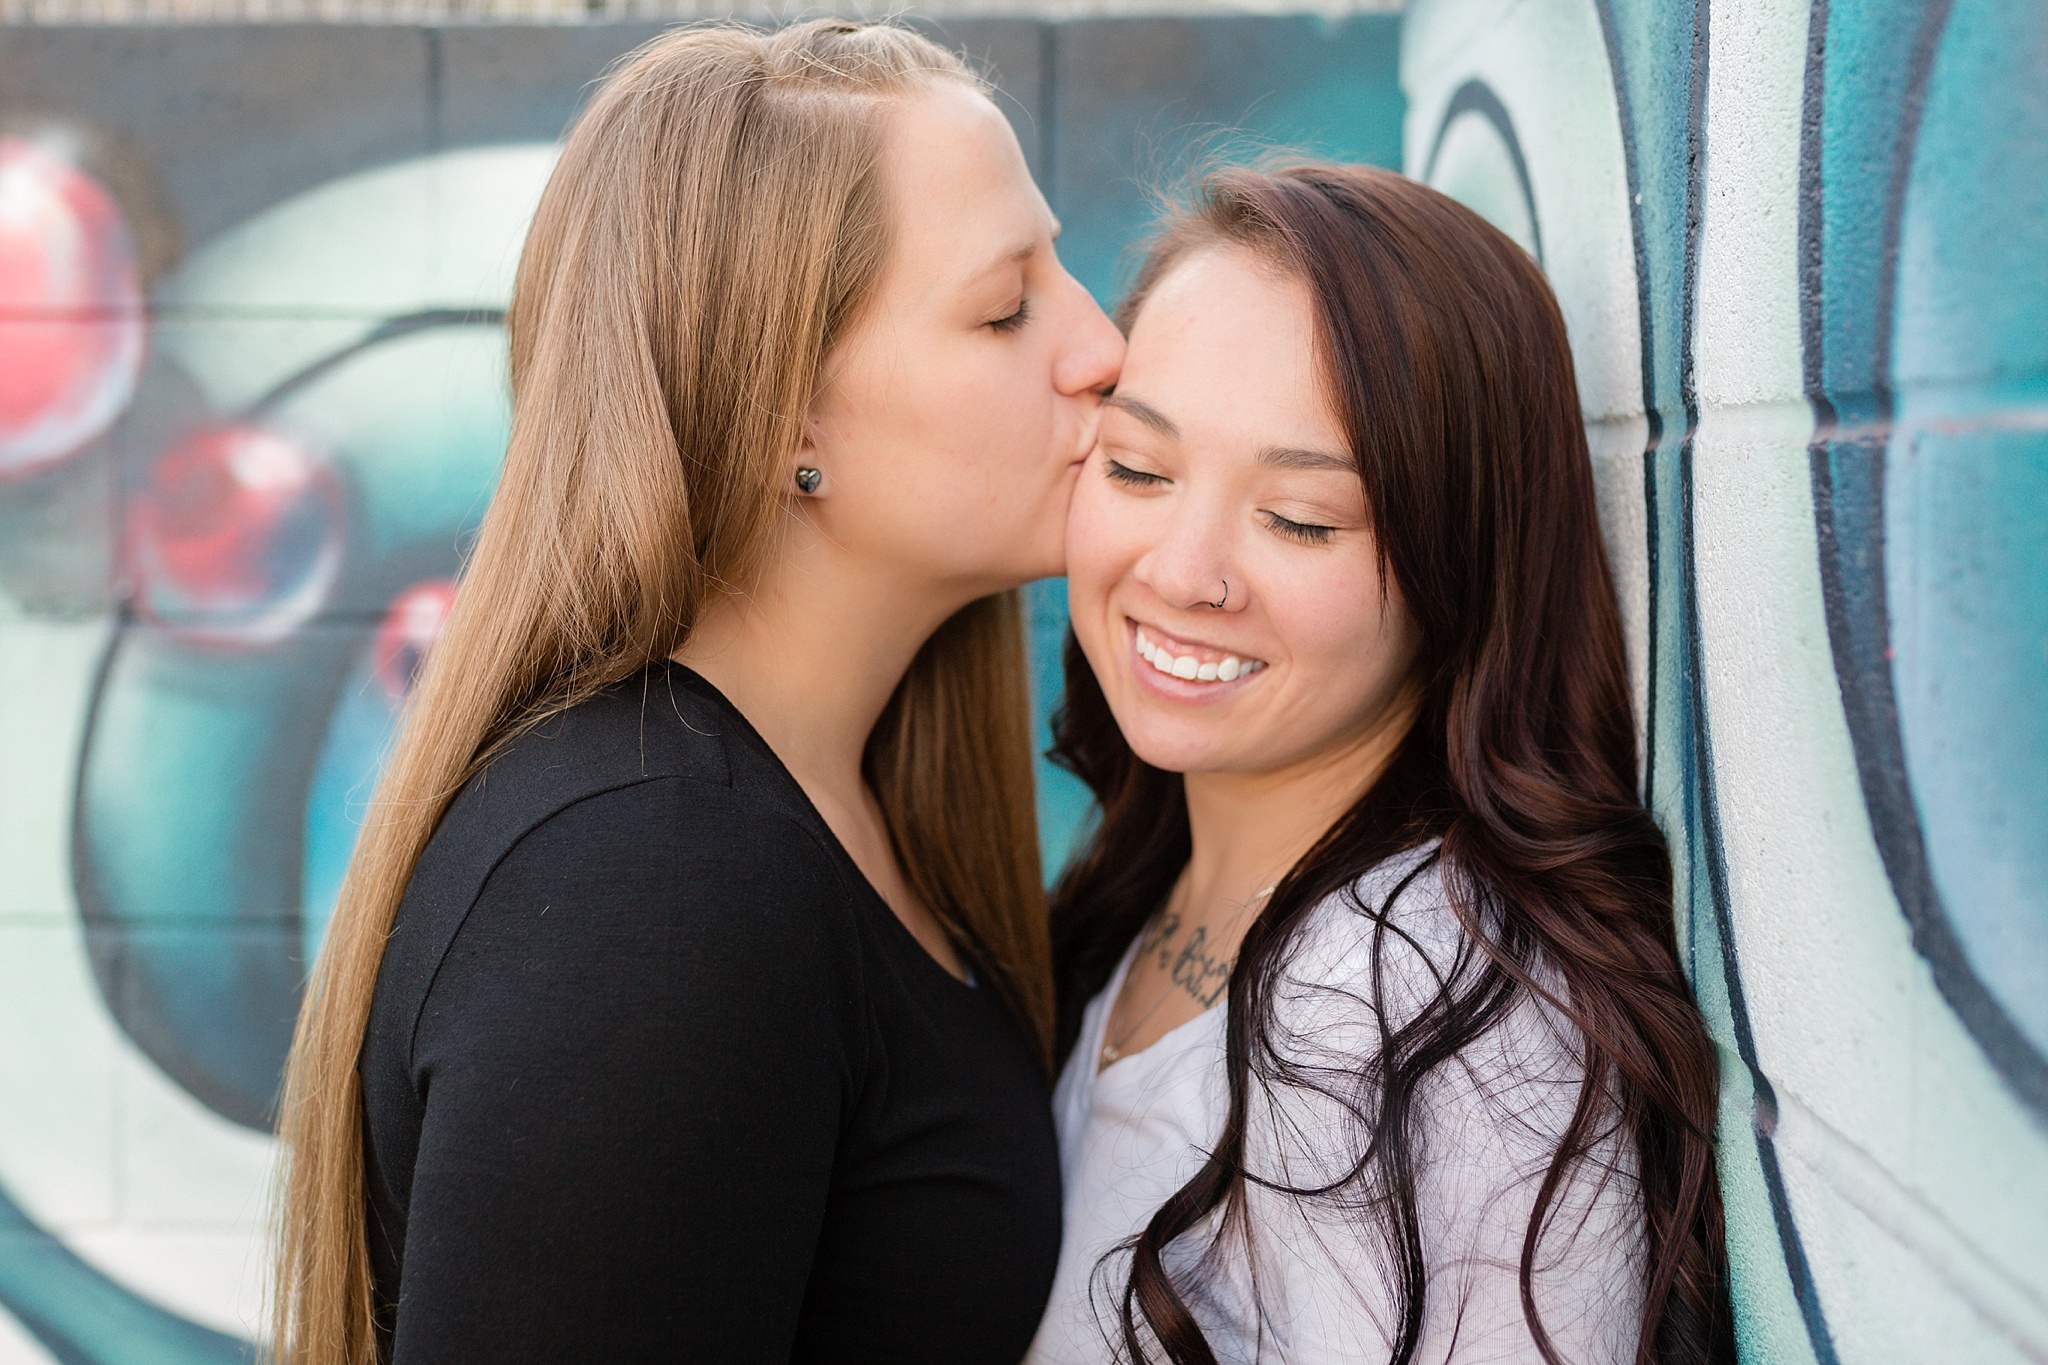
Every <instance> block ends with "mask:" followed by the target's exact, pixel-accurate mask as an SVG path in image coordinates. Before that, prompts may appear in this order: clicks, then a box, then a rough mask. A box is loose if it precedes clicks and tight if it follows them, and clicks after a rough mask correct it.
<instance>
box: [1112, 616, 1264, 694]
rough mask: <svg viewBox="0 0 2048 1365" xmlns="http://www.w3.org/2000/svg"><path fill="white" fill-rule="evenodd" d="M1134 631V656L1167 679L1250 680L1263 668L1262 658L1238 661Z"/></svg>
mask: <svg viewBox="0 0 2048 1365" xmlns="http://www.w3.org/2000/svg"><path fill="white" fill-rule="evenodd" d="M1133 624H1134V625H1135V624H1136V623H1135V622H1134V623H1133ZM1136 629H1137V634H1138V657H1139V658H1141V659H1143V660H1144V661H1145V662H1146V663H1148V664H1150V665H1152V668H1153V670H1154V671H1155V672H1159V673H1164V674H1166V675H1167V676H1168V677H1170V678H1179V679H1181V680H1182V681H1183V682H1198V683H1227V682H1235V681H1237V680H1238V679H1239V678H1248V677H1250V676H1251V675H1252V674H1254V673H1257V672H1258V671H1259V670H1261V669H1263V668H1264V667H1265V666H1266V661H1265V660H1264V659H1246V658H1240V657H1239V656H1237V655H1235V654H1223V653H1221V652H1219V651H1217V650H1213V649H1207V648H1204V647H1202V646H1199V645H1190V644H1184V643H1182V642H1181V641H1177V640H1170V641H1166V642H1155V641H1154V640H1153V639H1152V637H1151V636H1149V635H1147V634H1146V633H1145V628H1144V627H1143V626H1137V627H1136Z"/></svg>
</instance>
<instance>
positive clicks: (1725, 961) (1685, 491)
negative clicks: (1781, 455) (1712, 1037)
mask: <svg viewBox="0 0 2048 1365" xmlns="http://www.w3.org/2000/svg"><path fill="white" fill-rule="evenodd" d="M1595 10H1596V12H1597V13H1598V15H1599V18H1600V24H1601V32H1602V37H1603V39H1604V40H1605V43H1606V47H1607V56H1608V66H1609V73H1610V77H1611V79H1612V81H1613V83H1614V91H1615V100H1616V104H1617V111H1618V113H1619V114H1620V116H1621V119H1622V142H1623V148H1624V151H1625V153H1626V155H1627V157H1628V167H1627V171H1628V185H1629V218H1630V227H1631V233H1632V236H1633V240H1634V246H1635V252H1636V288H1637V307H1638V310H1639V313H1640V322H1639V327H1640V331H1641V336H1642V347H1643V351H1642V356H1643V373H1642V383H1643V409H1644V411H1645V412H1646V413H1647V414H1649V420H1650V431H1649V435H1648V440H1647V442H1646V445H1645V449H1644V452H1643V489H1644V501H1645V509H1646V512H1647V517H1646V521H1647V526H1648V545H1647V549H1648V553H1649V573H1650V584H1651V591H1650V621H1649V628H1650V637H1649V656H1650V657H1649V665H1650V667H1649V697H1648V699H1647V700H1648V705H1649V709H1648V716H1649V731H1650V733H1649V735H1648V737H1647V750H1648V753H1647V755H1646V757H1645V763H1644V795H1645V799H1646V800H1650V799H1654V796H1655V786H1654V780H1655V754H1656V747H1657V746H1656V736H1657V709H1656V708H1657V701H1658V695H1657V694H1658V690H1659V689H1658V674H1659V662H1660V659H1661V655H1662V650H1661V648H1660V635H1659V633H1658V632H1659V630H1660V628H1661V625H1662V623H1661V621H1660V620H1659V613H1658V609H1657V603H1658V599H1659V596H1660V587H1661V577H1660V571H1661V564H1660V562H1659V561H1660V558H1661V551H1662V546H1661V544H1660V543H1659V542H1660V537H1659V531H1658V528H1659V525H1660V523H1661V520H1662V510H1661V508H1660V507H1659V502H1660V496H1659V490H1658V486H1657V484H1658V480H1657V468H1656V457H1657V454H1658V452H1659V450H1660V449H1661V447H1662V444H1663V435H1664V433H1663V430H1662V418H1661V413H1660V411H1659V409H1658V405H1657V385H1656V374H1657V371H1656V357H1655V354H1654V346H1655V338H1656V331H1655V326H1654V312H1653V304H1652V297H1651V294H1652V282H1651V280H1650V278H1649V259H1648V256H1649V253H1648V244H1647V240H1646V234H1645V230H1644V225H1643V215H1642V212H1641V209H1642V205H1641V203H1640V202H1639V199H1638V196H1639V194H1640V192H1641V191H1640V189H1639V181H1638V178H1637V166H1636V164H1635V159H1636V148H1635V131H1634V114H1633V110H1632V109H1631V107H1630V103H1629V99H1628V87H1627V80H1626V77H1625V73H1624V67H1623V59H1622V54H1621V49H1620V38H1619V31H1618V28H1617V26H1616V23H1615V20H1614V15H1613V13H1612V5H1611V0H1595ZM1707 24H1708V15H1707V8H1706V3H1705V0H1695V3H1694V6H1693V26H1692V27H1693V32H1692V47H1691V52H1690V70H1689V73H1688V74H1689V83H1688V89H1687V128H1686V189H1685V195H1686V198H1685V219H1684V223H1685V226H1684V232H1685V259H1684V265H1683V276H1682V282H1681V296H1680V297H1681V303H1680V321H1679V332H1678V338H1677V340H1678V352H1679V353H1678V357H1677V359H1678V366H1679V376H1678V377H1679V396H1680V400H1681V402H1682V403H1683V405H1684V415H1685V429H1684V431H1683V433H1682V434H1681V436H1680V439H1679V445H1678V450H1677V457H1678V490H1677V491H1678V495H1679V498H1680V503H1679V528H1680V541H1681V543H1680V545H1679V547H1678V548H1679V550H1680V552H1681V554H1682V556H1683V558H1682V559H1681V561H1680V563H1681V571H1682V590H1681V592H1680V596H1679V602H1678V608H1679V612H1680V616H1679V626H1680V630H1681V632H1682V640H1683V650H1682V653H1681V655H1680V658H1679V661H1678V662H1679V669H1680V673H1681V677H1680V678H1679V679H1677V681H1678V682H1679V683H1680V685H1681V686H1680V689H1679V695H1680V697H1681V698H1682V702H1681V705H1682V708H1683V709H1682V711H1681V713H1680V714H1679V716H1678V717H1677V720H1678V722H1679V727H1680V728H1679V740H1680V745H1681V756H1682V758H1683V761H1684V766H1685V769H1686V771H1685V773H1684V780H1685V786H1684V791H1683V796H1682V807H1681V809H1682V812H1683V818H1684V820H1685V822H1686V825H1687V835H1688V839H1687V852H1686V856H1687V857H1688V859H1690V858H1692V857H1693V856H1694V855H1693V850H1699V851H1700V852H1701V854H1703V857H1702V858H1701V861H1703V862H1704V864H1705V871H1706V874H1707V877H1706V879H1707V890H1708V900H1709V902H1710V905H1711V908H1712V910H1713V915H1714V927H1715V939H1716V944H1717V946H1718V948H1719V950H1720V958H1721V961H1720V964H1719V965H1720V968H1721V973H1722V978H1723V983H1724V986H1725V989H1726V990H1727V993H1728V1011H1729V1020H1730V1025H1731V1027H1732V1029H1733V1031H1734V1034H1735V1044H1736V1051H1737V1054H1738V1055H1739V1056H1740V1058H1741V1060H1742V1062H1743V1065H1744V1067H1745V1068H1746V1069H1747V1070H1748V1072H1749V1075H1750V1080H1751V1084H1752V1086H1753V1088H1754V1092H1755V1097H1756V1098H1755V1102H1754V1113H1753V1120H1752V1125H1751V1131H1752V1135H1753V1137H1754V1140H1755V1142H1756V1150H1757V1159H1758V1166H1759V1168H1760V1170H1761V1172H1762V1174H1763V1177H1764V1186H1765V1190H1766V1194H1767V1196H1768V1198H1769V1200H1770V1204H1771V1215H1772V1220H1773V1223H1774V1225H1775V1227H1776V1230H1777V1234H1778V1242H1779V1248H1780V1251H1781V1252H1782V1254H1783V1256H1784V1260H1785V1269H1786V1274H1787V1277H1788V1278H1789V1279H1790V1281H1791V1286H1792V1292H1793V1298H1794V1300H1795V1301H1796V1302H1797V1303H1798V1305H1799V1309H1800V1316H1801V1319H1802V1323H1803V1325H1804V1327H1805V1329H1806V1335H1807V1341H1808V1344H1809V1345H1810V1346H1811V1348H1812V1350H1813V1353H1814V1356H1815V1358H1816V1360H1817V1361H1818V1362H1819V1365H1838V1361H1839V1357H1838V1356H1837V1354H1836V1352H1835V1348H1834V1339H1833V1335H1832V1333H1831V1332H1830V1331H1829V1329H1828V1325H1827V1319H1826V1315H1825V1313H1824V1311H1823V1310H1822V1307H1821V1304H1820V1297H1819V1293H1818V1290H1817V1288H1816V1286H1815V1283H1814V1279H1813V1273H1812V1267H1811V1264H1810V1262H1809V1261H1808V1260H1807V1256H1806V1248H1805V1245H1804V1243H1803V1241H1802V1240H1801V1238H1800V1235H1799V1228H1798V1224H1797V1221H1796V1219H1795V1218H1794V1217H1793V1214H1792V1208H1791V1202H1790V1200H1789V1198H1788V1197H1787V1195H1786V1191H1785V1183H1784V1176H1783V1172H1782V1171H1781V1169H1780V1167H1779V1164H1778V1156H1777V1150H1776V1146H1775V1144H1774V1142H1773V1140H1772V1133H1773V1131H1774V1130H1775V1127H1776V1116H1777V1094H1776V1091H1775V1090H1774V1089H1773V1088H1772V1086H1771V1083H1770V1080H1769V1079H1768V1078H1767V1077H1766V1076H1765V1075H1764V1073H1763V1070H1762V1068H1761V1066H1759V1064H1758V1062H1757V1054H1756V1041H1755V1035H1754V1033H1753V1031H1752V1028H1751V1024H1750V1018H1749V1005H1748V1001H1747V999H1746V997H1745V996H1744V994H1743V989H1742V974H1741V967H1740V963H1739V962H1738V960H1737V956H1736V946H1735V935H1734V925H1733V922H1732V917H1731V915H1730V912H1729V898H1728V885H1727V859H1726V853H1725V849H1724V848H1723V845H1722V840H1721V828H1720V818H1719V810H1718V806H1717V805H1716V802H1717V800H1718V796H1717V793H1716V790H1715V784H1714V768H1713V763H1712V736H1711V731H1710V728H1709V723H1708V718H1707V708H1706V697H1705V669H1704V660H1703V655H1702V648H1701V641H1700V631H1699V618H1698V612H1697V593H1696V585H1695V577H1694V574H1695V556H1694V545H1693V490H1692V461H1693V453H1694V435H1695V432H1696V430H1697V427H1698V421H1699V408H1698V402H1697V393H1696V389H1695V385H1694V373H1693V361H1694V357H1693V322H1694V308H1695V305H1696V302H1697V294H1698V270H1699V246H1700V220H1701V216H1702V212H1703V190H1704V179H1705V172H1706V151H1707V149H1706V131H1707V129H1706V93H1707V58H1708V44H1707ZM1697 871H1698V868H1697V866H1695V867H1693V868H1691V869H1689V871H1688V883H1689V884H1694V885H1696V883H1695V882H1694V880H1693V879H1694V877H1695V876H1696V873H1697ZM1695 895H1696V893H1695ZM1688 938H1689V941H1688V944H1687V950H1688V954H1689V955H1692V954H1693V953H1694V950H1695V942H1694V941H1692V940H1694V939H1695V938H1696V931H1695V935H1689V936H1688ZM1689 965H1690V967H1691V968H1692V971H1693V976H1694V979H1695V980H1697V979H1698V975H1697V973H1698V962H1697V958H1696V956H1695V957H1694V958H1693V960H1692V961H1691V963H1690V964H1689Z"/></svg>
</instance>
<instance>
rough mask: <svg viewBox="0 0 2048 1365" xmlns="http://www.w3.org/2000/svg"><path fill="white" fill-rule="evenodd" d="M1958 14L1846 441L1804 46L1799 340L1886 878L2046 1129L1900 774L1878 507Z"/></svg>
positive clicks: (1934, 20) (1927, 76)
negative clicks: (1920, 182)
mask: <svg viewBox="0 0 2048 1365" xmlns="http://www.w3.org/2000/svg"><path fill="white" fill-rule="evenodd" d="M1827 6H1828V0H1814V5H1813V9H1814V19H1813V21H1812V22H1813V23H1815V24H1820V25H1824V24H1825V23H1826V16H1827ZM1952 9H1953V0H1932V3H1931V4H1929V6H1928V7H1927V9H1926V11H1925V12H1924V13H1923V14H1922V16H1921V22H1920V28H1919V32H1918V33H1916V34H1915V36H1914V43H1913V48H1912V54H1911V57H1910V64H1909V66H1908V68H1907V77H1906V86H1905V90H1904V92H1903V95H1902V98H1901V100H1900V106H1899V129H1898V136H1897V138H1896V139H1895V140H1894V141H1893V144H1892V158H1891V165H1890V167H1889V168H1888V170H1889V175H1888V181H1887V184H1886V187H1885V203H1884V218H1883V224H1882V234H1883V235H1882V237H1881V238H1880V242H1881V251H1882V266H1881V269H1880V272H1879V275H1878V280H1877V286H1876V287H1877V297H1876V300H1875V303H1876V308H1875V316H1874V318H1873V321H1872V327H1873V335H1872V338H1871V367H1870V373H1869V376H1868V385H1869V387H1868V391H1867V392H1868V402H1869V404H1870V406H1871V408H1872V410H1873V411H1872V420H1871V421H1870V422H1869V423H1868V424H1867V426H1865V427H1864V428H1863V429H1862V430H1860V431H1859V432H1858V434H1857V435H1855V436H1852V437H1850V438H1848V439H1843V438H1842V436H1841V432H1840V429H1839V425H1838V417H1837V411H1836V404H1835V401H1834V396H1833V395H1831V394H1829V393H1828V392H1827V389H1826V379H1827V372H1826V355H1825V351H1824V347H1825V345H1826V327H1825V323H1826V319H1825V316H1824V312H1823V308H1822V296H1821V287H1822V276H1821V269H1822V264H1823V253H1824V248H1825V230H1826V223H1825V218H1824V215H1823V212H1822V210H1823V207H1824V199H1823V196H1824V194H1825V186H1824V184H1823V182H1822V176H1821V169H1822V168H1821V164H1820V152H1821V148H1820V136H1821V121H1822V120H1821V107H1820V102H1821V98H1822V95H1823V93H1824V91H1825V88H1826V86H1825V82H1826V76H1825V71H1824V65H1825V60H1826V55H1825V47H1824V44H1810V45H1809V47H1808V69H1807V86H1806V98H1807V101H1808V104H1807V108H1806V110H1805V114H1804V121H1803V126H1802V129H1801V147H1800V182H1801V183H1800V217H1799V232H1800V241H1799V260H1800V270H1801V280H1800V296H1801V310H1800V329H1801V337H1800V340H1801V345H1802V347H1803V349H1804V352H1805V355H1804V373H1805V377H1806V385H1807V396H1808V398H1809V399H1810V400H1811V401H1812V403H1813V407H1814V413H1815V419H1816V429H1815V435H1814V440H1813V442H1812V444H1811V445H1810V446H1809V447H1808V463H1809V473H1810V478H1811V481H1812V485H1813V509H1814V529H1815V533H1816V535H1817V537H1818V540H1819V550H1820V556H1819V557H1820V574H1821V599H1822V602H1823V603H1824V604H1825V606H1826V610H1827V621H1828V644H1829V646H1830V649H1831V652H1832V654H1833V658H1834V667H1835V677H1836V681H1837V684H1838V687H1839V689H1840V692H1841V698H1842V711H1843V715H1844V717H1845V718H1846V720H1847V722H1848V727H1849V739H1850V743H1851V746H1852V748H1853V749H1854V751H1855V756H1856V776H1857V779H1858V783H1859V785H1860V787H1861V789H1862V793H1863V804H1864V807H1865V809H1866V810H1867V811H1868V812H1869V817H1870V825H1871V833H1872V835H1873V836H1874V837H1875V840H1876V843H1877V848H1878V854H1879V856H1880V857H1881V858H1882V860H1883V862H1884V869H1885V876H1886V877H1887V879H1888V880H1889V881H1890V882H1891V887H1892V894H1893V896H1894V897H1895V898H1896V899H1897V901H1898V903H1899V909H1900V912H1901V913H1903V914H1904V915H1905V917H1906V923H1907V925H1908V927H1909V928H1910V930H1911V932H1912V941H1913V948H1914V951H1916V952H1917V953H1919V955H1920V956H1921V958H1922V959H1924V960H1925V961H1926V963H1927V964H1928V967H1929V969H1930V970H1931V972H1932V974H1933V976H1934V984H1935V987H1936V989H1938V990H1939V991H1940V992H1941V996H1942V999H1943V1000H1944V1001H1946V1002H1947V1004H1948V1006H1949V1008H1950V1009H1951V1010H1953V1011H1954V1012H1955V1015H1956V1017H1957V1018H1958V1019H1960V1020H1962V1022H1963V1026H1964V1027H1965V1028H1966V1029H1968V1030H1969V1032H1970V1036H1971V1038H1972V1039H1973V1040H1975V1042H1976V1044H1977V1046H1978V1048H1979V1050H1980V1051H1982V1052H1983V1054H1984V1056H1985V1058H1986V1060H1988V1061H1989V1062H1990V1063H1991V1065H1992V1067H1993V1068H1994V1069H1995V1070H1996V1071H1997V1072H1998V1074H1999V1076H2000V1077H2001V1078H2003V1079H2004V1081H2005V1083H2006V1084H2007V1085H2008V1086H2010V1087H2011V1089H2012V1090H2013V1092H2014V1093H2015V1094H2016V1095H2017V1096H2018V1097H2019V1098H2020V1100H2021V1101H2022V1102H2023V1103H2025V1104H2026V1105H2027V1106H2028V1107H2029V1108H2030V1109H2032V1110H2033V1111H2034V1113H2035V1115H2036V1116H2037V1117H2038V1118H2041V1119H2044V1120H2048V1058H2044V1057H2043V1056H2042V1055H2041V1052H2040V1051H2039V1049H2037V1048H2036V1047H2035V1046H2034V1044H2033V1042H2032V1041H2031V1040H2030V1039H2029V1038H2028V1037H2027V1036H2026V1034H2025V1033H2023V1032H2022V1031H2021V1030H2020V1028H2019V1026H2018V1025H2017V1024H2015V1023H2014V1022H2013V1020H2012V1017H2011V1016H2010V1015H2009V1014H2007V1013H2006V1010H2005V1008H2004V1006H2003V1005H2002V1004H2001V1003H2000V1002H1999V1000H1998V997H1997V996H1996V995H1994V994H1993V993H1992V992H1991V990H1990V989H1989V988H1988V987H1986V986H1985V984H1984V982H1983V979H1982V978H1981V977H1979V976H1978V974H1977V971H1976V969H1975V968H1974V967H1973V966H1972V965H1971V963H1970V960H1969V955H1968V953H1967V952H1966V951H1965V950H1964V948H1963V944H1962V941H1961V939H1960V938H1959V936H1958V935H1957V934H1956V931H1955V927H1954V926H1953V925H1952V924H1951V923H1950V921H1949V918H1948V913H1947V911H1946V909H1945V908H1944V907H1943V905H1942V903H1941V896H1940V892H1939V890H1938V889H1937V888H1936V887H1935V885H1934V878H1933V873H1932V871H1931V869H1930V868H1929V865H1928V858H1927V845H1926V839H1925V835H1924V833H1923V832H1922V830H1921V827H1920V815H1919V810H1918V808H1917V807H1916V805H1915V804H1914V800H1913V790H1912V782H1911V777H1910V775H1909V774H1908V772H1907V771H1906V756H1905V741H1904V736H1903V732H1902V731H1901V729H1900V725H1899V708H1898V696H1897V693H1896V691H1895V690H1894V686H1893V679H1892V668H1891V610H1890V603H1889V600H1888V599H1889V594H1888V589H1887V584H1886V579H1885V570H1884V565H1885V553H1884V547H1885V537H1884V530H1885V528H1884V496H1885V477H1886V468H1885V467H1886V458H1887V456H1886V448H1887V446H1888V445H1889V443H1890V440H1891V438H1892V434H1893V420H1894V417H1895V401H1894V396H1893V392H1892V386H1891V337H1892V330H1893V322H1894V313H1895V311H1896V306H1897V305H1896V289H1897V284H1898V270H1899V238H1900V234H1901V232H1902V230H1903V225H1904V220H1905V203H1906V194H1907V190H1908V188H1909V184H1910V181H1911V179H1912V169H1913V157H1914V154H1915V152H1916V150H1917V148H1918V143H1919V135H1920V120H1921V116H1922V114H1923V113H1924V112H1925V109H1926V102H1927V87H1928V83H1929V81H1930V80H1931V79H1932V78H1933V71H1934V62H1935V58H1936V56H1937V55H1938V52H1939V49H1940V45H1941V38H1942V35H1943V33H1944V32H1945V31H1946V28H1947V24H1948V19H1949V15H1950V13H1951V11H1952ZM1857 397H1862V395H1857ZM1838 459H1840V460H1841V461H1842V462H1843V463H1844V465H1847V466H1849V467H1851V468H1852V469H1853V470H1854V477H1852V478H1849V479H1842V480H1838V479H1837V478H1836V473H1835V466H1836V462H1837V460H1838ZM1851 462H1853V465H1852V464H1851ZM1844 523H1849V524H1851V525H1853V526H1854V527H1855V528H1856V529H1855V532H1854V533H1853V534H1852V535H1850V536H1844V535H1843V534H1842V527H1843V524H1844ZM1852 577H1853V578H1856V579H1858V580H1860V582H1859V585H1858V586H1859V587H1860V591H1857V592H1854V593H1852V592H1851V591H1850V579H1851V578H1852Z"/></svg>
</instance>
